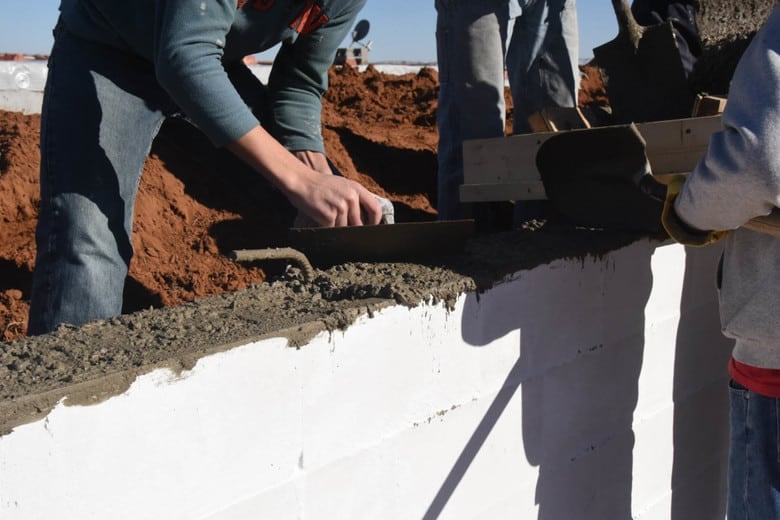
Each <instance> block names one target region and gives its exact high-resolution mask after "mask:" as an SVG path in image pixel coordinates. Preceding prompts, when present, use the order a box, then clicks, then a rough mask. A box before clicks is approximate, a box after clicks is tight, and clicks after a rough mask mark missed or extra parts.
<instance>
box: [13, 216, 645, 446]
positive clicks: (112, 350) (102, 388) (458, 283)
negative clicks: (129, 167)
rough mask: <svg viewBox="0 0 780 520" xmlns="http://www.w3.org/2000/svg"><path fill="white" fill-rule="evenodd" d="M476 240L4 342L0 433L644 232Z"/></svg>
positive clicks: (556, 232) (523, 233)
mask: <svg viewBox="0 0 780 520" xmlns="http://www.w3.org/2000/svg"><path fill="white" fill-rule="evenodd" d="M538 225H540V223H537V222H534V223H531V224H530V225H529V229H526V230H520V231H514V232H508V233H498V234H493V235H489V236H482V237H477V238H474V239H472V240H471V241H469V242H468V244H467V245H466V250H465V251H464V252H463V253H462V254H459V255H456V256H446V257H438V258H433V259H427V260H421V261H420V262H419V263H347V264H343V265H336V266H333V267H330V268H328V269H324V270H323V269H317V270H315V276H314V278H313V280H311V281H310V282H305V281H304V279H303V276H302V273H301V272H300V270H299V269H297V268H290V269H288V270H287V272H285V273H284V274H283V275H281V276H280V277H278V278H277V279H275V280H272V281H271V282H270V283H265V284H262V285H257V286H254V287H251V288H249V289H247V290H243V291H240V292H237V293H233V294H229V295H224V296H219V297H213V298H208V299H204V300H200V301H198V302H195V303H191V304H187V305H182V306H179V307H171V308H165V309H159V310H147V311H141V312H137V313H134V314H129V315H124V316H121V317H118V318H114V319H111V320H107V321H101V322H95V323H91V324H87V325H85V326H83V327H80V328H76V327H68V326H63V327H61V328H60V329H59V330H57V331H56V332H54V333H52V334H49V335H46V336H40V337H35V338H25V339H22V340H17V341H14V342H11V343H8V344H6V345H5V346H4V347H5V348H4V349H2V350H0V433H4V432H8V431H10V429H11V428H13V427H14V426H17V425H20V424H24V423H27V422H30V421H32V420H35V419H38V418H40V417H43V416H45V415H46V414H47V413H48V411H49V410H50V409H51V408H52V407H53V406H54V405H55V404H56V403H57V402H59V401H60V400H62V399H63V398H67V401H66V402H67V403H90V402H99V401H101V400H103V399H105V398H107V397H110V396H112V395H116V394H118V393H121V392H123V391H124V390H125V389H127V387H128V386H129V385H130V384H131V383H132V382H133V380H134V379H135V378H136V376H137V375H139V374H142V373H145V372H148V371H150V370H152V369H153V368H157V367H169V368H172V369H174V370H181V369H186V368H189V367H192V366H193V365H194V363H195V362H196V361H197V359H199V358H200V357H202V356H204V355H207V354H210V353H213V352H216V351H221V350H226V349H229V348H231V347H233V346H236V345H242V344H246V343H249V342H251V341H254V340H259V339H263V338H269V337H286V338H287V339H288V342H289V345H290V346H291V347H295V348H303V347H304V346H305V345H306V343H307V342H308V341H309V340H310V339H311V338H312V337H314V335H316V334H319V333H321V332H323V331H332V330H338V329H345V328H346V327H348V326H349V325H350V324H351V323H353V322H354V320H355V319H356V318H357V317H359V316H362V315H369V316H370V315H371V313H372V312H374V311H375V310H377V309H380V308H382V307H384V306H387V305H406V306H410V307H411V306H416V305H419V304H420V303H422V302H426V301H432V302H444V303H445V304H446V305H451V304H452V303H453V302H454V301H455V300H456V299H457V298H458V296H459V295H460V294H462V293H464V292H466V291H484V290H486V289H488V288H490V287H492V286H494V285H495V284H496V283H499V282H500V281H501V280H503V279H505V278H506V277H507V276H510V275H512V274H513V273H517V272H521V271H522V270H526V269H531V268H533V267H536V266H539V265H545V264H548V263H550V262H552V261H554V260H556V259H564V258H585V257H587V256H600V255H603V254H605V253H607V252H609V251H612V250H614V249H617V248H620V247H623V246H625V245H627V244H629V243H631V242H633V241H635V240H637V239H639V238H642V237H640V236H639V235H636V234H628V233H615V232H605V231H597V230H584V229H571V228H569V227H554V226H551V225H550V226H543V227H541V229H535V227H536V226H538Z"/></svg>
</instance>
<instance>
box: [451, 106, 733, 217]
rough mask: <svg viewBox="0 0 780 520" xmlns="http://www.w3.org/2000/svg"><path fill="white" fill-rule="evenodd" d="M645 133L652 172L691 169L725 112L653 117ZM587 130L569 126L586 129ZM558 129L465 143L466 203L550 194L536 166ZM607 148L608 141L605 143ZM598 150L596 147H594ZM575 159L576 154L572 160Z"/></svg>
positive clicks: (463, 196) (463, 189)
mask: <svg viewBox="0 0 780 520" xmlns="http://www.w3.org/2000/svg"><path fill="white" fill-rule="evenodd" d="M636 126H637V128H638V129H639V132H640V133H641V134H642V136H643V137H644V139H645V141H646V143H647V146H646V155H647V159H648V161H649V162H650V167H651V168H652V171H653V173H654V174H657V175H667V174H673V173H688V172H690V171H691V170H693V168H694V167H695V166H696V164H697V163H698V162H699V160H700V159H701V158H702V157H703V156H704V153H705V152H706V151H707V146H708V144H709V140H710V136H711V135H712V134H713V132H716V131H718V130H720V129H721V128H722V125H721V116H720V115H714V116H708V117H696V118H687V119H674V120H670V121H655V122H651V123H640V124H637V125H636ZM588 131H590V130H589V129H581V130H571V132H588ZM555 134H556V132H539V133H534V134H524V135H516V136H509V137H498V138H494V139H476V140H473V141H466V142H465V143H463V177H464V183H463V185H462V186H461V188H460V198H461V200H462V201H464V202H482V201H500V200H542V199H546V198H547V196H546V194H545V193H544V188H543V186H541V176H540V175H539V170H538V169H537V166H536V154H537V152H538V150H539V147H540V146H541V145H542V144H543V143H544V142H545V141H546V140H547V139H549V138H550V137H552V136H554V135H555ZM604 146H609V143H604ZM593 153H598V150H593ZM571 160H572V161H576V160H577V158H576V157H572V158H571Z"/></svg>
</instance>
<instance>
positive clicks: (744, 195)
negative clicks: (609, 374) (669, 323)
mask: <svg viewBox="0 0 780 520" xmlns="http://www.w3.org/2000/svg"><path fill="white" fill-rule="evenodd" d="M777 207H780V8H779V7H775V8H774V10H773V11H772V13H771V15H770V17H769V19H768V21H767V23H766V24H765V25H764V27H763V28H762V29H761V30H760V31H759V32H758V33H757V34H756V36H755V37H754V38H753V41H752V42H751V44H750V46H749V47H748V49H747V50H746V51H745V53H744V55H743V56H742V58H741V59H740V62H739V64H738V66H737V68H736V71H735V72H734V76H733V78H732V82H731V89H730V91H729V94H728V103H727V105H726V109H725V111H724V113H723V130H722V131H720V132H717V133H715V134H713V136H712V138H711V139H710V143H709V147H708V149H707V153H706V155H705V156H704V158H703V159H702V160H701V161H700V162H699V163H698V165H697V167H696V168H695V170H694V171H693V172H692V173H691V174H690V176H689V177H688V178H687V180H686V179H684V178H682V177H678V178H676V179H675V180H674V181H673V182H672V184H671V185H670V187H669V191H668V195H667V201H666V204H665V207H664V213H663V223H664V227H665V228H666V230H667V231H668V232H669V235H670V236H671V237H672V238H674V239H675V240H677V241H678V242H681V243H684V244H690V245H706V244H710V243H712V242H714V241H716V240H719V239H724V241H725V247H724V253H723V257H722V259H721V265H720V269H719V273H718V288H719V299H720V316H721V326H722V330H723V333H724V334H725V335H726V336H727V337H729V338H732V339H734V341H735V343H734V348H733V351H732V358H731V360H730V362H729V367H728V371H729V375H730V376H731V381H730V383H729V392H730V403H731V404H730V406H731V409H730V441H729V443H730V448H729V472H728V473H729V476H728V506H727V507H728V518H729V520H747V519H755V518H761V519H774V518H780V443H778V439H780V315H779V314H778V307H779V306H780V238H778V237H775V236H771V235H767V234H762V233H757V232H754V231H750V230H748V229H743V228H740V226H742V225H743V224H745V223H746V222H747V221H748V220H750V219H752V218H754V217H758V216H762V215H767V214H769V213H770V212H771V211H773V210H774V209H776V208H777ZM709 230H717V231H709Z"/></svg>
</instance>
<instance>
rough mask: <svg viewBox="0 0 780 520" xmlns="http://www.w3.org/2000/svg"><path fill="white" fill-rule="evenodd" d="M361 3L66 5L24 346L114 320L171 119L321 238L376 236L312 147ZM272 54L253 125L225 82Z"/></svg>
mask: <svg viewBox="0 0 780 520" xmlns="http://www.w3.org/2000/svg"><path fill="white" fill-rule="evenodd" d="M364 3H365V0H209V1H203V2H201V1H194V0H137V1H133V2H117V1H114V0H62V1H61V4H60V19H59V21H58V23H57V26H56V28H55V30H54V37H55V39H54V46H53V48H52V51H51V56H50V59H49V74H48V78H47V84H46V88H45V93H44V101H43V110H42V115H41V207H40V213H39V220H38V227H37V231H36V240H37V256H36V263H35V269H34V273H33V286H32V293H31V306H30V317H29V325H28V334H31V335H34V334H41V333H45V332H49V331H51V330H53V329H54V328H56V327H57V326H58V325H59V324H61V323H69V324H73V325H81V324H84V323H86V322H88V321H92V320H97V319H103V318H109V317H112V316H116V315H118V314H120V313H121V306H122V292H123V287H124V283H125V278H126V276H127V272H128V268H129V265H130V259H131V257H132V255H133V251H132V242H131V233H132V221H133V203H134V201H135V197H136V193H137V188H138V183H139V181H140V176H141V170H142V167H143V164H144V160H145V158H146V156H147V154H148V152H149V149H150V147H151V144H152V140H153V139H154V137H155V135H156V133H157V131H158V130H159V128H160V126H161V124H162V122H163V120H164V119H165V118H166V117H167V116H170V115H174V114H183V115H184V116H186V117H187V118H188V119H189V120H190V121H191V122H193V124H194V125H195V126H197V127H198V128H199V129H200V130H201V131H202V132H204V133H205V134H206V136H207V137H208V138H209V139H210V140H211V141H212V142H213V143H214V144H215V145H216V146H224V147H225V148H227V149H228V150H230V151H231V152H232V153H233V154H235V155H236V156H238V157H239V158H240V159H242V160H243V161H244V162H245V163H246V164H247V165H248V166H250V167H251V168H253V169H254V170H255V171H256V172H258V173H259V174H260V175H262V176H263V177H265V178H266V179H268V181H269V182H271V183H272V184H273V185H274V186H275V187H277V188H278V189H279V190H280V191H281V192H282V193H283V194H284V195H285V196H286V197H287V199H288V200H289V201H290V202H291V203H292V205H293V206H295V207H296V208H297V209H298V211H299V213H300V214H302V215H304V216H306V217H308V218H309V219H311V220H312V221H314V223H316V224H317V225H320V226H345V225H360V224H362V223H371V224H376V223H378V222H379V220H380V219H381V216H382V215H381V207H380V203H379V202H378V201H377V199H376V198H375V197H374V196H373V195H372V194H371V193H370V192H369V191H368V190H366V189H365V188H364V187H362V186H361V185H359V184H357V183H355V182H353V181H349V180H347V179H344V178H342V177H338V176H335V175H331V171H330V168H329V166H328V163H327V159H326V157H325V154H324V147H323V143H322V136H321V134H320V112H321V96H322V94H323V93H324V91H325V89H326V88H327V72H328V69H329V67H330V66H331V64H332V63H333V58H334V55H335V52H336V49H337V47H338V45H339V44H340V43H341V41H342V40H343V38H344V36H345V35H346V34H347V32H348V30H349V28H350V27H351V25H352V23H353V22H354V20H355V17H356V15H357V14H358V12H359V11H360V10H361V9H362V7H363V5H364ZM277 43H281V44H282V45H281V47H280V50H279V52H278V54H277V56H276V59H275V61H274V65H273V69H272V71H271V75H270V79H269V84H268V106H269V108H270V110H269V112H270V113H271V114H272V120H265V121H262V125H261V121H259V120H258V118H257V117H256V116H255V114H254V113H253V112H252V111H251V110H250V108H249V107H248V106H247V104H246V103H245V102H244V99H243V98H242V96H245V97H252V93H245V92H241V93H240V92H238V91H237V89H236V86H235V85H234V84H233V82H232V81H231V76H232V75H233V74H231V71H236V67H239V68H243V69H244V71H243V76H244V77H246V76H247V74H249V72H248V71H247V70H246V69H245V67H244V65H243V64H242V63H241V60H242V59H243V58H244V56H246V55H248V54H254V53H257V52H261V51H263V50H266V49H269V48H271V47H273V46H275V45H276V44H277ZM235 75H236V76H241V75H242V74H241V72H240V71H239V72H237V73H236V74H235ZM271 132H272V133H271Z"/></svg>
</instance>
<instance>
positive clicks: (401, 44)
mask: <svg viewBox="0 0 780 520" xmlns="http://www.w3.org/2000/svg"><path fill="white" fill-rule="evenodd" d="M117 1H121V0H117ZM470 1H480V0H470ZM578 4H579V5H578V8H577V10H578V19H579V33H580V58H583V59H584V58H588V57H590V56H592V55H593V52H592V49H593V47H596V46H598V45H600V44H601V43H604V42H606V41H609V40H611V39H612V38H614V37H615V35H616V34H617V22H616V21H615V15H614V13H613V11H612V5H611V3H610V2H607V1H605V0H580V1H579V2H578ZM58 5H59V0H35V1H33V0H0V52H19V53H26V54H48V53H49V49H50V48H51V43H52V36H51V29H52V27H53V26H54V23H55V21H56V19H57V8H58ZM433 5H434V0H368V2H367V3H366V6H365V7H364V8H363V11H361V13H360V15H359V18H360V19H367V20H368V21H369V23H370V24H371V28H370V30H369V33H368V36H367V37H366V38H365V39H364V40H363V41H364V42H368V41H371V42H372V45H371V53H370V55H369V60H370V61H373V62H377V63H378V62H385V61H401V60H405V61H416V62H435V61H436V40H435V27H436V10H435V9H434V7H433ZM350 43H351V38H348V39H347V40H345V42H344V44H343V45H344V46H347V45H349V44H350ZM261 57H264V56H261ZM268 59H271V56H268Z"/></svg>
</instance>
